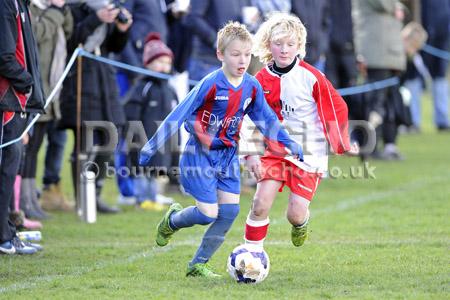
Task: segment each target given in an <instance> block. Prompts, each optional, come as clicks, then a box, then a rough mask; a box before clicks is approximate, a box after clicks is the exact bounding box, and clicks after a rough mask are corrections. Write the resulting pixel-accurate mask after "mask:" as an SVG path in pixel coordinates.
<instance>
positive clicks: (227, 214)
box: [186, 150, 241, 278]
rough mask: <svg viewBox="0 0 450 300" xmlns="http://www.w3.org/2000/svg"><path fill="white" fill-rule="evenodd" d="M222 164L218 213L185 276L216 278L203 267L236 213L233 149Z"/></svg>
mask: <svg viewBox="0 0 450 300" xmlns="http://www.w3.org/2000/svg"><path fill="white" fill-rule="evenodd" d="M227 156H228V160H223V161H222V166H221V167H222V170H221V171H220V172H219V173H218V178H217V191H216V192H217V199H218V203H219V211H218V215H217V220H216V221H215V222H214V223H213V224H212V225H211V226H210V227H209V228H208V230H207V231H206V232H205V235H204V236H203V240H202V243H201V244H200V247H199V248H198V250H197V253H195V255H194V258H193V259H192V261H191V262H190V263H189V266H188V269H187V273H186V276H201V277H210V278H211V277H219V276H220V275H218V274H215V273H214V272H213V271H211V269H210V268H209V267H208V265H207V264H206V263H207V262H208V261H209V259H210V258H211V257H212V256H213V254H214V253H215V252H216V251H217V249H219V247H220V246H221V245H222V243H223V241H224V240H225V235H226V234H227V232H228V230H230V227H231V225H232V224H233V222H234V219H236V217H237V215H238V214H239V195H240V192H241V190H240V188H241V184H240V174H241V173H240V166H239V161H238V158H237V156H236V155H235V152H234V150H231V151H229V152H228V153H227Z"/></svg>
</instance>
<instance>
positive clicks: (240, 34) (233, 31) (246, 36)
mask: <svg viewBox="0 0 450 300" xmlns="http://www.w3.org/2000/svg"><path fill="white" fill-rule="evenodd" d="M236 39H239V40H241V41H243V42H249V43H250V45H251V44H252V36H251V34H250V32H249V31H248V30H247V27H245V25H244V24H241V23H239V22H233V21H230V22H228V23H227V24H226V25H225V26H224V27H222V29H220V30H219V32H218V33H217V50H219V51H220V52H221V53H224V51H225V49H226V48H227V46H228V45H229V44H230V43H231V42H232V41H234V40H236Z"/></svg>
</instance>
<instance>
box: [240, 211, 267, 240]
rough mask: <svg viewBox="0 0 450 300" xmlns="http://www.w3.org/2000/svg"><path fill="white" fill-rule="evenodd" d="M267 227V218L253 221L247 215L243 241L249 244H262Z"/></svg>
mask: <svg viewBox="0 0 450 300" xmlns="http://www.w3.org/2000/svg"><path fill="white" fill-rule="evenodd" d="M268 229H269V218H267V219H265V220H262V221H253V220H251V219H250V218H249V217H247V222H246V224H245V241H246V242H247V243H250V244H259V245H262V244H263V242H264V239H265V238H266V235H267V230H268Z"/></svg>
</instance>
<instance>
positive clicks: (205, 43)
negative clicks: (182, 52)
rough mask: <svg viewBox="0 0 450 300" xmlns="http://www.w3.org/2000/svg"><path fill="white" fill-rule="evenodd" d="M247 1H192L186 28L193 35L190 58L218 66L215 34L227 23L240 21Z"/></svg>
mask: <svg viewBox="0 0 450 300" xmlns="http://www.w3.org/2000/svg"><path fill="white" fill-rule="evenodd" d="M248 4H249V1H248V0H228V1H223V0H192V1H191V11H190V13H189V14H188V15H187V16H186V19H185V22H186V26H187V27H188V28H189V29H190V30H191V31H192V33H193V34H194V39H193V42H192V43H193V45H192V57H194V58H196V59H201V60H203V61H206V62H208V63H211V64H219V61H218V60H217V56H216V45H215V43H216V38H217V32H218V31H219V30H220V28H222V27H223V26H224V25H225V24H226V23H227V22H228V21H239V22H241V21H242V7H243V6H246V5H248Z"/></svg>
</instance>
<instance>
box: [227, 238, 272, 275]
mask: <svg viewBox="0 0 450 300" xmlns="http://www.w3.org/2000/svg"><path fill="white" fill-rule="evenodd" d="M269 269H270V260H269V256H268V255H267V253H266V251H264V249H263V248H262V247H260V246H257V245H252V244H244V245H240V246H237V247H236V248H234V250H233V251H232V252H231V254H230V256H229V257H228V263H227V270H228V273H229V274H230V276H231V277H232V278H233V279H234V280H236V281H237V282H238V283H259V282H261V281H263V280H264V279H266V277H267V275H269Z"/></svg>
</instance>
